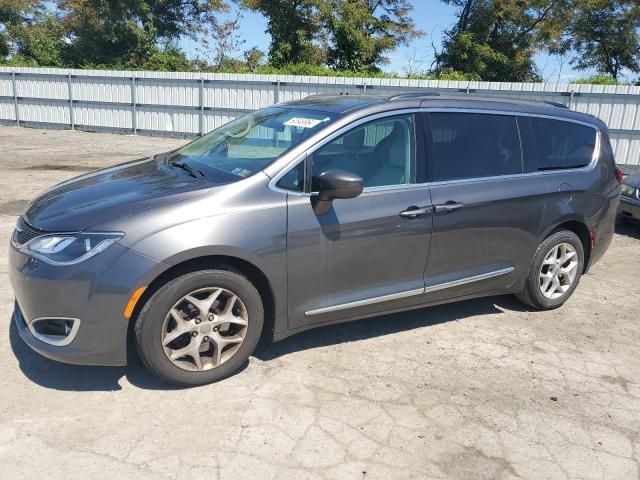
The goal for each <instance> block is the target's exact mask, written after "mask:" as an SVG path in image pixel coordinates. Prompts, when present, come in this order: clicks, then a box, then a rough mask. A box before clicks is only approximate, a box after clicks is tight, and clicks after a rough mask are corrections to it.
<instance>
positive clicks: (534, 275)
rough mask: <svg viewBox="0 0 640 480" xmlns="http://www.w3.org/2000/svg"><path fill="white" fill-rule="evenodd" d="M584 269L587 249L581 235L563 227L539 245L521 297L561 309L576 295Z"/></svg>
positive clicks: (536, 305)
mask: <svg viewBox="0 0 640 480" xmlns="http://www.w3.org/2000/svg"><path fill="white" fill-rule="evenodd" d="M583 270H584V248H583V246H582V242H581V241H580V239H579V238H578V236H577V235H576V234H575V233H573V232H571V231H569V230H560V231H557V232H555V233H553V234H551V235H550V236H549V237H547V238H546V239H545V240H544V241H543V242H542V243H541V244H540V246H539V247H538V250H537V251H536V253H535V255H534V257H533V262H532V263H531V268H530V271H529V275H528V277H527V280H526V282H525V287H524V290H523V291H522V292H521V293H518V294H516V296H517V297H518V299H519V300H520V301H521V302H522V303H524V304H526V305H529V306H531V307H533V308H536V309H539V310H551V309H554V308H558V307H559V306H561V305H562V304H563V303H564V302H566V301H567V300H568V299H569V297H571V295H572V294H573V292H574V291H575V289H576V287H577V286H578V283H579V282H580V277H581V276H582V271H583Z"/></svg>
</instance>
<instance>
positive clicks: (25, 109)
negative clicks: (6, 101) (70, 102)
mask: <svg viewBox="0 0 640 480" xmlns="http://www.w3.org/2000/svg"><path fill="white" fill-rule="evenodd" d="M18 115H19V116H20V121H21V122H34V123H57V124H63V125H70V124H71V120H70V116H69V108H68V107H67V106H66V105H65V104H61V103H59V102H56V101H52V100H44V99H43V100H38V99H30V100H28V101H24V102H22V103H20V104H19V105H18Z"/></svg>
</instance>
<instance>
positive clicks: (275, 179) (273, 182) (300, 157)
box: [269, 107, 426, 197]
mask: <svg viewBox="0 0 640 480" xmlns="http://www.w3.org/2000/svg"><path fill="white" fill-rule="evenodd" d="M421 111H423V110H422V109H421V108H418V107H416V108H404V109H401V110H389V111H386V112H381V113H376V114H373V115H367V116H365V117H361V118H359V119H358V120H356V121H354V122H351V123H350V124H348V125H344V126H342V127H340V128H339V129H337V130H336V131H334V132H331V133H330V134H329V135H327V136H326V137H324V138H322V139H320V140H318V141H317V142H316V143H314V144H313V145H312V146H310V147H309V148H307V150H306V151H305V152H304V153H302V154H300V155H298V156H297V157H295V159H293V160H291V162H289V163H287V165H285V166H284V167H282V170H281V171H280V172H279V173H278V174H277V175H276V176H274V177H273V178H272V179H271V181H270V182H269V188H270V189H271V190H273V191H276V192H281V193H287V194H289V195H293V196H297V197H311V194H310V193H304V192H296V191H295V190H287V189H285V188H280V187H278V186H277V185H276V184H277V183H278V181H279V180H280V179H281V178H282V177H284V176H285V175H286V174H287V173H289V172H290V171H291V170H293V169H294V168H296V167H297V166H298V164H299V163H300V162H302V161H304V160H305V159H306V158H307V156H308V155H310V154H312V153H314V152H315V151H316V150H318V149H319V148H322V147H323V146H325V145H326V144H327V143H330V142H331V141H333V140H335V139H336V138H337V137H339V136H340V135H343V134H344V133H347V132H349V131H350V130H352V129H354V128H355V127H358V126H360V125H362V124H364V123H369V122H373V121H375V120H378V119H381V118H386V117H396V116H398V115H407V114H416V113H420V112H421ZM414 124H415V122H414ZM414 128H415V125H414ZM415 158H417V152H415V155H414V160H415ZM414 185H422V186H424V185H426V184H417V183H402V184H398V185H388V186H386V185H385V186H382V187H366V188H364V189H363V193H364V192H370V191H376V192H378V191H383V190H391V189H396V187H400V188H401V187H409V186H414ZM373 189H375V190H373Z"/></svg>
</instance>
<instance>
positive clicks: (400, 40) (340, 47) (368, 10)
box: [325, 0, 422, 72]
mask: <svg viewBox="0 0 640 480" xmlns="http://www.w3.org/2000/svg"><path fill="white" fill-rule="evenodd" d="M327 7H328V8H326V7H325V17H326V23H327V27H328V30H329V33H330V42H331V45H330V47H329V55H328V64H329V65H330V66H332V67H334V68H336V69H338V70H351V71H356V72H358V71H376V70H379V68H378V67H379V66H380V65H381V64H384V63H387V62H388V59H387V58H386V56H385V55H386V54H387V53H388V52H390V51H393V50H395V49H396V48H397V47H398V46H399V45H406V44H408V42H409V41H410V40H411V39H414V38H416V37H419V36H421V35H422V32H420V31H419V30H418V29H417V28H416V26H415V23H414V21H413V19H412V18H411V11H412V10H413V7H412V6H411V4H410V3H409V1H408V0H331V1H330V2H329V3H328V5H327Z"/></svg>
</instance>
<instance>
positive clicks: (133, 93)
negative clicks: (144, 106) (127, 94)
mask: <svg viewBox="0 0 640 480" xmlns="http://www.w3.org/2000/svg"><path fill="white" fill-rule="evenodd" d="M136 104H137V100H136V76H135V75H133V76H132V77H131V128H133V134H134V135H137V134H138V109H137V108H136Z"/></svg>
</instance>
